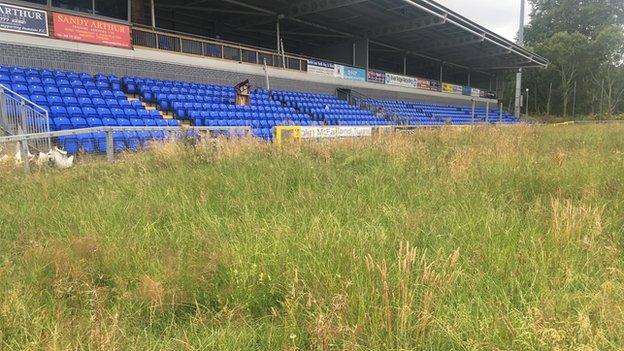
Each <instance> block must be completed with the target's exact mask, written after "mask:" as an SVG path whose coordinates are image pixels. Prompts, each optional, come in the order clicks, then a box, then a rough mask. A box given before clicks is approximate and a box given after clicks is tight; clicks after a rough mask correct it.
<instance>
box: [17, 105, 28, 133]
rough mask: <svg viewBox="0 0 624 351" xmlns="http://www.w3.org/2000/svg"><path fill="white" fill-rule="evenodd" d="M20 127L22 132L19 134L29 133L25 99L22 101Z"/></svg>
mask: <svg viewBox="0 0 624 351" xmlns="http://www.w3.org/2000/svg"><path fill="white" fill-rule="evenodd" d="M20 119H21V121H20V122H21V123H20V127H21V128H22V132H21V133H19V134H28V133H29V130H28V113H27V112H26V103H25V102H24V100H22V101H21V102H20Z"/></svg>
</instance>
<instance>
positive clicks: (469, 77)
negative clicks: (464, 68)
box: [468, 71, 491, 86]
mask: <svg viewBox="0 0 624 351" xmlns="http://www.w3.org/2000/svg"><path fill="white" fill-rule="evenodd" d="M471 73H472V72H470V71H468V86H471V85H470V84H471V78H472V77H471V76H470V74H471ZM490 85H491V84H490Z"/></svg>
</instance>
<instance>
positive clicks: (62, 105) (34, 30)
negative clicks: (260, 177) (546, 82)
mask: <svg viewBox="0 0 624 351" xmlns="http://www.w3.org/2000/svg"><path fill="white" fill-rule="evenodd" d="M8 2H9V3H10V4H9V3H5V4H0V9H1V11H0V15H2V16H4V17H6V18H7V19H8V20H6V21H4V23H5V24H0V30H3V32H2V36H0V49H1V50H2V52H3V55H2V56H1V57H0V84H2V85H3V87H4V88H3V89H4V92H5V95H6V94H9V95H10V96H9V97H12V98H18V99H24V100H26V101H27V102H28V103H29V104H32V105H33V108H34V109H35V110H39V111H45V112H42V115H41V117H40V118H38V120H40V119H43V120H45V123H41V122H38V125H39V126H43V125H45V126H46V127H47V130H43V131H48V130H51V131H64V130H73V129H75V130H79V129H81V128H85V127H90V128H99V127H102V126H104V127H106V126H108V127H117V128H122V129H123V128H126V127H135V128H141V127H145V128H153V127H157V126H167V127H171V126H177V125H180V124H184V125H188V126H194V127H202V128H203V127H207V128H212V127H215V128H217V127H237V126H238V127H246V128H250V129H251V130H252V131H253V135H255V136H257V137H260V138H263V139H266V140H271V139H272V137H273V131H274V128H275V127H279V126H303V127H309V126H319V127H322V126H330V127H331V126H335V127H339V126H340V127H342V126H353V127H355V126H387V125H420V126H436V125H444V124H460V125H461V124H477V123H517V122H518V118H517V117H514V116H511V115H509V114H507V113H505V112H504V111H503V106H500V105H499V104H498V101H497V91H500V90H501V89H500V83H501V81H502V77H503V76H504V75H505V74H508V73H510V72H515V71H517V70H518V69H519V68H528V67H544V66H546V65H547V64H548V61H547V60H545V59H544V58H542V57H539V56H537V55H535V54H533V53H531V52H530V51H528V50H526V49H525V48H522V47H520V46H517V45H515V44H513V43H512V42H510V41H508V40H506V39H504V38H502V37H500V36H498V35H496V34H494V33H492V32H491V31H488V30H487V29H485V28H483V27H481V26H479V25H478V24H475V23H473V22H471V21H469V20H468V19H466V18H464V17H462V16H461V15H459V14H457V13H454V12H452V11H450V10H448V9H447V8H444V7H442V6H440V5H438V4H436V3H434V2H432V1H428V0H417V1H409V0H375V1H372V0H367V1H364V0H313V1H289V2H286V1H277V0H266V1H256V0H244V1H240V0H220V1H216V0H207V1H187V2H186V3H184V4H182V3H180V2H178V1H169V0H152V1H147V0H132V1H130V2H128V1H124V0H116V1H99V0H97V1H90V2H85V1H77V0H33V1H17V0H16V1H8ZM6 23H13V25H11V26H9V25H6ZM246 79H249V80H250V81H251V83H252V85H253V86H254V87H255V90H254V91H253V93H252V99H251V100H252V106H245V107H241V106H235V101H234V90H233V88H232V86H233V85H234V84H236V83H238V82H240V81H243V80H246ZM9 97H7V99H8V98H9ZM44 115H45V116H44ZM48 119H49V122H48V121H47V120H48ZM9 127H11V126H9ZM5 129H6V128H5ZM14 129H15V130H19V128H14ZM98 131H99V130H98ZM128 133H130V134H117V135H118V136H119V139H120V140H115V145H116V146H115V147H116V148H117V146H119V148H123V145H125V146H126V147H128V148H129V149H137V148H139V146H140V145H141V144H145V143H146V141H148V140H149V139H162V137H163V134H162V133H154V131H153V130H151V131H150V133H147V132H144V133H139V134H136V135H135V134H132V132H128ZM81 140H83V141H84V143H82V142H81ZM59 142H60V144H61V145H62V146H63V147H65V148H66V149H69V150H71V151H72V152H76V151H78V150H80V149H82V150H83V151H87V152H89V151H98V150H99V151H103V150H105V149H106V144H107V143H108V141H107V140H105V139H104V137H103V135H102V134H98V135H96V134H95V133H88V132H86V133H85V134H84V135H78V136H77V137H74V136H71V137H69V138H67V137H64V138H61V139H59Z"/></svg>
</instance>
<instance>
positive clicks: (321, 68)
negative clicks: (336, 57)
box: [308, 60, 335, 77]
mask: <svg viewBox="0 0 624 351" xmlns="http://www.w3.org/2000/svg"><path fill="white" fill-rule="evenodd" d="M334 70H335V67H334V64H333V63H329V62H323V61H318V60H308V73H310V74H314V75H317V76H325V77H333V76H334V74H335V72H334Z"/></svg>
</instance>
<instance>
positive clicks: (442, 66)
mask: <svg viewBox="0 0 624 351" xmlns="http://www.w3.org/2000/svg"><path fill="white" fill-rule="evenodd" d="M443 70H444V62H442V63H440V88H442V78H444V77H443V76H442V73H443Z"/></svg>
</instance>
